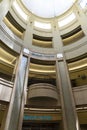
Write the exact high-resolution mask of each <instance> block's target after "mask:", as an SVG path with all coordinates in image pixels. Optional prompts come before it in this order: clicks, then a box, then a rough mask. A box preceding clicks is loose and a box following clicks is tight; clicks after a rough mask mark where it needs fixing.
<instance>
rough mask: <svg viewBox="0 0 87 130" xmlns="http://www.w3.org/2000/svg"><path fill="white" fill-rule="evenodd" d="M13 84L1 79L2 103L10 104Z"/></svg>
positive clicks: (0, 93) (0, 98)
mask: <svg viewBox="0 0 87 130" xmlns="http://www.w3.org/2000/svg"><path fill="white" fill-rule="evenodd" d="M12 88H13V83H12V82H8V81H6V80H4V79H2V78H0V101H3V102H10V98H11V94H12Z"/></svg>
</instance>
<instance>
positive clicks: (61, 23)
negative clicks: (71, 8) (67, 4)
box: [58, 13, 76, 27]
mask: <svg viewBox="0 0 87 130" xmlns="http://www.w3.org/2000/svg"><path fill="white" fill-rule="evenodd" d="M75 18H76V16H75V14H74V13H71V14H69V15H68V16H67V17H65V18H64V19H63V20H60V21H58V24H59V27H63V26H65V25H67V24H69V23H70V22H71V21H73V20H74V19H75Z"/></svg>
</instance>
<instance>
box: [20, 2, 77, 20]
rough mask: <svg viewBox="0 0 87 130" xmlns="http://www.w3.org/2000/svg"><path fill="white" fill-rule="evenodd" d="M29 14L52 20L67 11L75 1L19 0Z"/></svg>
mask: <svg viewBox="0 0 87 130" xmlns="http://www.w3.org/2000/svg"><path fill="white" fill-rule="evenodd" d="M21 1H22V3H23V4H24V5H25V7H26V8H27V9H28V10H29V11H31V13H33V14H35V15H37V16H39V17H43V18H52V17H55V16H59V15H61V14H63V13H64V12H65V11H67V10H68V9H69V8H70V7H71V6H72V5H73V3H74V2H75V1H76V0H46V1H45V0H21Z"/></svg>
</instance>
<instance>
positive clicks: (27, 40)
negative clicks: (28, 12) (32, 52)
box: [24, 17, 33, 48]
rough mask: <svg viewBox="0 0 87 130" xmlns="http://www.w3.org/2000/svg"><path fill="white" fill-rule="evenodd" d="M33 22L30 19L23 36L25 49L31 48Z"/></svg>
mask: <svg viewBox="0 0 87 130" xmlns="http://www.w3.org/2000/svg"><path fill="white" fill-rule="evenodd" d="M32 34H33V20H32V18H31V17H30V18H29V22H28V24H27V27H26V31H25V34H24V45H25V47H26V48H31V45H32V38H33V35H32Z"/></svg>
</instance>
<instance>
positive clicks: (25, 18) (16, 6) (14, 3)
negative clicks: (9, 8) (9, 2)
mask: <svg viewBox="0 0 87 130" xmlns="http://www.w3.org/2000/svg"><path fill="white" fill-rule="evenodd" d="M13 8H15V9H16V11H17V13H18V14H19V15H20V16H21V17H22V18H23V19H24V20H25V21H27V19H28V17H27V14H25V13H24V11H23V10H22V9H21V7H20V6H19V4H18V3H17V1H16V0H15V1H14V2H13Z"/></svg>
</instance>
